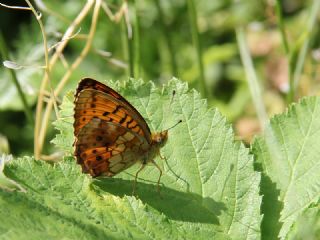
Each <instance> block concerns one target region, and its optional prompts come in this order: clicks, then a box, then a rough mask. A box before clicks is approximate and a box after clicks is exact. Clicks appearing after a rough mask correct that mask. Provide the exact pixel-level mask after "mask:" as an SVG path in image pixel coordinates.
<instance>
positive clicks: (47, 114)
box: [39, 0, 101, 148]
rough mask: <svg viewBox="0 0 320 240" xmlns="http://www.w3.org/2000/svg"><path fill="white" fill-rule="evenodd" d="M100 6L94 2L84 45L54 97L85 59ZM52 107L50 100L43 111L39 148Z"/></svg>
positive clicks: (98, 1) (99, 2) (97, 0)
mask: <svg viewBox="0 0 320 240" xmlns="http://www.w3.org/2000/svg"><path fill="white" fill-rule="evenodd" d="M100 6H101V0H96V3H95V7H94V10H93V16H92V22H91V27H90V32H89V35H88V39H87V42H86V45H85V47H84V48H83V50H82V52H81V53H80V55H79V57H78V58H77V59H76V60H75V61H74V62H73V64H72V65H71V66H70V68H69V69H68V70H67V72H66V73H65V74H64V76H63V77H62V79H61V80H60V81H59V84H58V86H57V88H56V90H55V95H58V94H59V93H60V92H61V90H62V89H63V87H64V85H65V84H66V82H67V81H68V79H69V78H70V76H71V74H72V72H73V71H74V70H75V69H76V68H77V67H78V66H79V64H80V63H81V62H82V60H83V59H84V58H85V56H86V55H87V54H88V52H89V51H90V49H91V46H92V41H93V37H94V34H95V31H96V26H97V22H98V16H99V11H100ZM52 106H53V100H52V99H50V101H49V102H48V104H47V107H46V110H45V113H44V116H43V119H42V123H43V124H42V128H41V130H40V133H39V143H40V144H41V148H42V146H43V142H44V138H45V135H46V131H47V128H48V123H49V118H50V113H51V110H52Z"/></svg>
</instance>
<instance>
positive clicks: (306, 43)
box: [290, 0, 320, 101]
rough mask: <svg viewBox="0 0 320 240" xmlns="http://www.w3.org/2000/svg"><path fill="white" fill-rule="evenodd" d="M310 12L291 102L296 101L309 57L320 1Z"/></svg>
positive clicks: (294, 73) (293, 79)
mask: <svg viewBox="0 0 320 240" xmlns="http://www.w3.org/2000/svg"><path fill="white" fill-rule="evenodd" d="M310 10H311V14H310V18H309V21H308V22H307V29H306V31H307V37H306V40H305V41H304V43H303V45H302V47H301V49H300V51H299V54H298V59H297V62H296V65H295V69H294V71H293V78H292V84H291V86H290V88H292V90H291V89H290V90H291V91H293V93H292V94H290V95H291V96H292V97H291V99H290V101H293V100H294V97H295V94H294V93H295V92H296V89H297V87H298V85H299V81H300V78H301V74H302V70H303V66H304V63H305V59H306V55H307V52H308V49H309V45H310V41H311V38H312V32H314V30H313V29H314V27H315V25H316V21H317V16H318V13H319V10H320V1H319V0H314V1H313V4H312V6H311V9H310Z"/></svg>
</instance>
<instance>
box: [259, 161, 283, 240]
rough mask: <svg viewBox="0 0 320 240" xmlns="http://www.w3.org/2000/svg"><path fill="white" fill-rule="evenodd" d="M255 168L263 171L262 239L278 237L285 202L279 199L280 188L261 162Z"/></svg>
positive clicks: (261, 189) (267, 239) (261, 193)
mask: <svg viewBox="0 0 320 240" xmlns="http://www.w3.org/2000/svg"><path fill="white" fill-rule="evenodd" d="M255 170H257V171H259V172H261V184H260V186H261V188H260V195H262V205H261V213H262V214H263V219H262V222H261V236H262V238H261V239H262V240H269V239H278V235H279V232H280V229H281V227H282V223H281V222H279V219H280V212H281V210H282V209H283V203H282V202H280V201H279V196H280V190H278V189H277V186H276V184H275V183H273V182H272V181H271V179H270V177H269V176H267V175H265V174H264V173H263V172H262V166H261V165H260V164H257V163H256V164H255Z"/></svg>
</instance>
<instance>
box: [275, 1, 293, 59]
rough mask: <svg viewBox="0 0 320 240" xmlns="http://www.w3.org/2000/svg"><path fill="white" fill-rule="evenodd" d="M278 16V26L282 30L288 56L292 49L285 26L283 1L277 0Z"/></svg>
mask: <svg viewBox="0 0 320 240" xmlns="http://www.w3.org/2000/svg"><path fill="white" fill-rule="evenodd" d="M276 14H277V17H278V25H279V28H280V33H281V38H282V43H283V47H284V50H285V52H286V54H287V55H288V54H289V53H290V47H289V43H288V38H287V35H286V30H285V26H284V23H283V15H282V9H281V0H276Z"/></svg>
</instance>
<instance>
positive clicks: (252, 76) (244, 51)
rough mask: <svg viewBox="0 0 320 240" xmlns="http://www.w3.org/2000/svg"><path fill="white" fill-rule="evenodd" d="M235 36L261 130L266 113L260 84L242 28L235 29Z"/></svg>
mask: <svg viewBox="0 0 320 240" xmlns="http://www.w3.org/2000/svg"><path fill="white" fill-rule="evenodd" d="M236 36H237V42H238V46H239V50H240V57H241V60H242V63H243V66H244V70H245V72H246V78H247V81H248V85H249V88H250V93H251V97H252V101H253V104H254V106H255V109H256V112H257V115H258V118H259V121H260V126H261V128H262V129H263V128H264V125H265V122H266V119H267V113H266V109H265V106H264V103H263V98H262V91H261V89H260V84H259V82H258V78H257V75H256V72H255V70H254V67H253V63H252V59H251V56H250V53H249V48H248V45H247V41H246V37H245V33H244V29H243V28H242V27H238V28H237V29H236Z"/></svg>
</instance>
